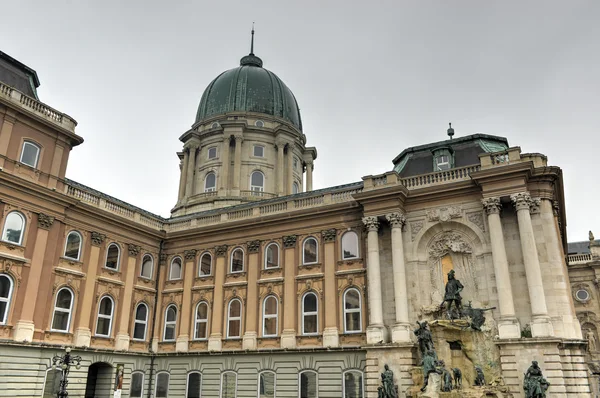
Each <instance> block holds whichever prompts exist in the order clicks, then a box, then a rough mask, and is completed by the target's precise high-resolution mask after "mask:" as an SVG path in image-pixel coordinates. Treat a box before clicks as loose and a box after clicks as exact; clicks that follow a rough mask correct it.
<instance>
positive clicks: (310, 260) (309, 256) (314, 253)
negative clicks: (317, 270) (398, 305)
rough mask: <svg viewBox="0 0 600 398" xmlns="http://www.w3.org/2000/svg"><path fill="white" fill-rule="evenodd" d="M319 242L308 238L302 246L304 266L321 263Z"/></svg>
mask: <svg viewBox="0 0 600 398" xmlns="http://www.w3.org/2000/svg"><path fill="white" fill-rule="evenodd" d="M318 250H319V249H318V246H317V240H316V239H315V238H307V239H306V240H305V241H304V244H303V245H302V264H315V263H317V262H318V261H319V253H318Z"/></svg>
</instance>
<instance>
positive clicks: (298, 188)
mask: <svg viewBox="0 0 600 398" xmlns="http://www.w3.org/2000/svg"><path fill="white" fill-rule="evenodd" d="M298 192H300V186H299V185H298V183H297V182H295V183H294V184H293V185H292V193H293V194H294V195H295V194H297V193H298Z"/></svg>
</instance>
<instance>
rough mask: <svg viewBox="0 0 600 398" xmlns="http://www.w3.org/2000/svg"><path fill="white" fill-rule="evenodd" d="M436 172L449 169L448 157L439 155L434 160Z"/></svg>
mask: <svg viewBox="0 0 600 398" xmlns="http://www.w3.org/2000/svg"><path fill="white" fill-rule="evenodd" d="M435 162H436V165H437V171H441V170H448V169H450V159H449V157H448V155H440V156H438V157H437V158H436V161H435Z"/></svg>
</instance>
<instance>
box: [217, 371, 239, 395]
mask: <svg viewBox="0 0 600 398" xmlns="http://www.w3.org/2000/svg"><path fill="white" fill-rule="evenodd" d="M236 379H237V375H236V374H235V373H232V372H227V373H223V380H222V382H221V398H235V393H236V391H235V390H236Z"/></svg>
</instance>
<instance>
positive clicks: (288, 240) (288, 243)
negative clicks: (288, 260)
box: [283, 235, 298, 249]
mask: <svg viewBox="0 0 600 398" xmlns="http://www.w3.org/2000/svg"><path fill="white" fill-rule="evenodd" d="M297 240H298V235H287V236H284V237H283V247H285V248H286V249H289V248H292V247H296V241H297Z"/></svg>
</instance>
